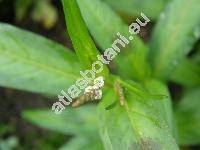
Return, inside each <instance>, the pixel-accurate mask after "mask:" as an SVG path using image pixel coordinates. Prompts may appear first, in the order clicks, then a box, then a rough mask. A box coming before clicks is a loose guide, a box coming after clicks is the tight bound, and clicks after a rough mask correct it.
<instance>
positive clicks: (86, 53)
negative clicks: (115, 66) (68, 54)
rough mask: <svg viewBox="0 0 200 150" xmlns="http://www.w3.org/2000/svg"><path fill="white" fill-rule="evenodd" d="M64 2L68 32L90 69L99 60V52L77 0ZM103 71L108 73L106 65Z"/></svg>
mask: <svg viewBox="0 0 200 150" xmlns="http://www.w3.org/2000/svg"><path fill="white" fill-rule="evenodd" d="M62 4H63V9H64V13H65V20H66V24H67V29H68V33H69V35H70V38H71V40H72V43H73V46H74V49H75V51H76V54H77V56H78V58H79V60H80V62H81V64H82V66H83V68H84V69H90V68H91V65H92V63H94V62H95V61H97V55H98V54H99V52H98V50H97V48H96V46H95V44H94V42H93V40H92V38H91V37H90V35H89V32H88V30H87V27H86V24H85V22H84V20H83V18H82V16H81V12H80V9H79V6H78V5H77V2H76V0H62ZM102 73H103V74H104V75H107V74H108V69H107V67H106V66H105V65H104V70H103V71H102Z"/></svg>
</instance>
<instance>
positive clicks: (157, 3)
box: [104, 0, 168, 19]
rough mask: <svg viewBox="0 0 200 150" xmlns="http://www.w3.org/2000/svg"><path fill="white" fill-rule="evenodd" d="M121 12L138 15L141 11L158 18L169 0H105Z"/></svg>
mask: <svg viewBox="0 0 200 150" xmlns="http://www.w3.org/2000/svg"><path fill="white" fill-rule="evenodd" d="M104 1H106V2H107V3H108V4H110V5H111V6H112V7H113V8H114V9H116V10H117V11H119V12H122V13H126V14H128V15H131V16H138V15H139V14H140V12H141V11H142V12H144V13H146V14H148V16H149V17H151V18H152V19H156V18H157V17H158V15H159V14H160V12H161V11H162V10H163V8H164V6H165V4H166V3H167V1H168V0H118V1H117V2H116V0H104Z"/></svg>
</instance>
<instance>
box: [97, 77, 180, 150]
mask: <svg viewBox="0 0 200 150" xmlns="http://www.w3.org/2000/svg"><path fill="white" fill-rule="evenodd" d="M146 88H147V89H148V90H149V92H152V93H153V94H165V95H168V91H167V87H166V86H164V85H163V84H161V83H160V82H158V81H149V82H148V83H146ZM116 100H117V101H118V100H119V99H118V97H117V96H116V95H115V93H114V92H113V91H110V92H109V93H108V94H107V95H106V96H105V97H104V99H103V100H102V102H101V103H100V104H99V108H98V115H99V124H100V133H101V137H102V140H103V144H104V147H105V149H106V150H112V149H113V150H122V149H123V150H128V149H135V150H137V149H138V150H140V149H154V150H157V149H159V150H160V149H168V150H175V149H178V147H177V144H176V142H175V140H174V138H173V136H172V132H173V129H172V128H173V127H172V124H173V122H172V117H171V114H172V112H171V104H170V103H171V102H170V99H169V98H166V99H164V100H156V99H144V98H141V97H138V96H136V95H135V94H134V93H130V92H128V91H126V95H125V100H126V102H125V105H124V106H120V105H119V104H117V105H116V106H115V107H114V108H112V109H110V110H106V109H105V108H106V107H107V106H108V105H110V104H111V103H113V102H114V101H116Z"/></svg>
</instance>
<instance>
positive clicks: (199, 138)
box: [175, 88, 200, 145]
mask: <svg viewBox="0 0 200 150" xmlns="http://www.w3.org/2000/svg"><path fill="white" fill-rule="evenodd" d="M199 98H200V88H197V89H191V90H190V91H187V92H186V93H185V95H184V96H183V99H182V100H181V101H180V103H179V104H178V105H177V106H176V107H175V120H176V126H177V134H178V142H179V144H180V145H197V144H200V130H199V128H200V118H199V116H200V109H199V108H200V101H199V100H200V99H199Z"/></svg>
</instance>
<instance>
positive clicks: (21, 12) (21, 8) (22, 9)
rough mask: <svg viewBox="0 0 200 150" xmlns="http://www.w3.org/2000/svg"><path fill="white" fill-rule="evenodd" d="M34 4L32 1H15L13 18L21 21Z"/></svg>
mask: <svg viewBox="0 0 200 150" xmlns="http://www.w3.org/2000/svg"><path fill="white" fill-rule="evenodd" d="M33 3H34V0H16V1H15V15H16V16H15V18H16V20H17V21H21V20H22V19H23V18H24V17H25V15H26V14H27V11H28V9H29V8H30V6H31V5H32V4H33Z"/></svg>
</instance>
